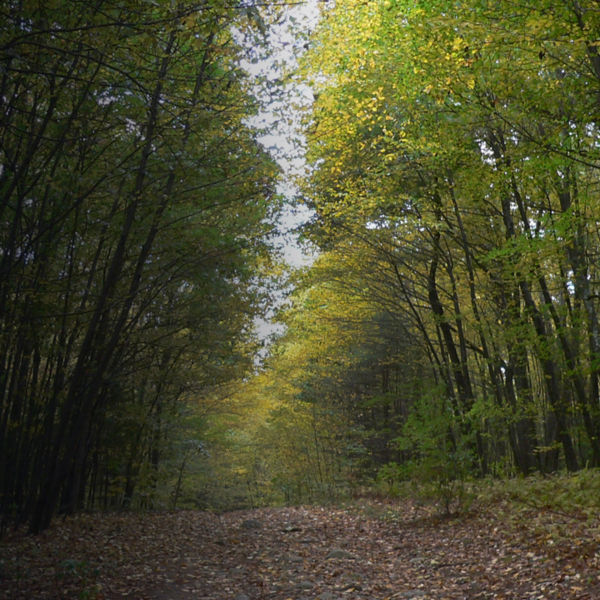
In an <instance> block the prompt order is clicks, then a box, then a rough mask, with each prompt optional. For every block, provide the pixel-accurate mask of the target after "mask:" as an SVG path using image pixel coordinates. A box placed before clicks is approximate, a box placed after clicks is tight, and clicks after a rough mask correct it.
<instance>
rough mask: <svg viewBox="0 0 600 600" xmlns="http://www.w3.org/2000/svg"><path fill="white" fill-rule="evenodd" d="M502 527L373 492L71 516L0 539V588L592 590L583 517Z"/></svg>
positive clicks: (227, 595) (201, 592)
mask: <svg viewBox="0 0 600 600" xmlns="http://www.w3.org/2000/svg"><path fill="white" fill-rule="evenodd" d="M528 523H529V525H531V527H529V525H528ZM560 523H562V521H560V519H558V524H559V525H560ZM505 525H506V524H505V523H503V521H502V520H501V517H500V516H497V513H496V512H494V513H489V514H484V513H478V514H471V515H468V516H465V517H462V518H459V519H440V518H437V517H435V516H433V515H431V514H430V512H428V511H426V510H425V509H424V508H422V507H416V506H415V505H414V504H412V503H405V504H403V503H399V502H395V503H384V502H375V501H368V502H362V503H360V504H357V505H355V506H353V507H351V508H347V509H340V508H331V507H298V508H268V509H257V510H252V511H239V512H232V513H227V514H224V515H221V516H220V517H217V516H215V515H212V514H209V513H203V512H196V511H180V512H175V513H154V514H149V515H132V514H125V515H123V514H120V515H96V516H93V515H81V516H78V517H74V518H73V519H69V520H67V521H64V522H63V523H57V524H56V525H55V526H53V528H51V529H50V530H49V531H47V532H45V533H44V534H42V535H41V536H38V537H36V538H32V537H31V536H20V537H19V536H12V537H10V536H9V538H8V539H6V540H3V541H2V542H0V551H1V552H0V559H1V560H3V564H4V567H3V571H4V582H2V581H1V580H0V584H2V585H0V598H7V599H8V598H11V600H12V599H13V598H53V599H58V598H78V597H85V598H97V599H101V598H103V599H107V600H113V599H114V600H118V599H124V598H128V599H132V600H188V599H189V600H261V599H272V600H288V599H289V600H392V599H393V600H396V599H404V600H410V599H413V600H417V599H419V600H428V599H430V600H433V599H435V600H442V599H452V600H454V599H463V598H464V599H469V600H470V599H484V598H485V599H487V598H489V599H491V598H503V599H515V600H517V599H518V600H526V599H531V600H534V599H536V600H541V599H557V600H558V599H561V600H565V599H574V598H577V599H592V598H599V597H600V579H599V569H598V567H599V565H600V559H599V555H598V553H597V550H598V548H597V544H596V543H594V545H593V546H592V545H590V543H589V540H588V541H586V540H585V539H584V537H583V536H585V535H586V533H585V527H584V526H583V525H582V524H580V523H578V522H577V521H576V520H574V521H573V522H572V523H566V526H567V529H568V530H569V531H571V532H572V533H573V535H572V536H570V537H569V538H568V539H567V538H564V537H560V535H558V534H557V535H554V534H553V537H552V538H550V537H549V536H548V535H547V532H548V531H550V532H556V531H559V532H560V529H558V530H557V529H556V527H555V525H557V516H556V515H550V514H548V515H544V516H543V520H542V521H540V514H539V513H536V514H535V515H534V514H531V518H530V519H529V520H528V519H527V518H525V520H524V521H523V522H522V523H521V524H519V523H515V522H512V524H511V525H510V526H505ZM540 526H541V529H540ZM11 548H12V552H11ZM15 556H16V557H19V569H20V575H19V582H18V585H17V580H16V578H15V571H14V568H11V557H15ZM13 562H14V561H13ZM57 565H59V567H57ZM12 566H13V567H14V566H15V565H12ZM2 590H4V592H3V591H2ZM3 593H9V594H10V595H9V596H3Z"/></svg>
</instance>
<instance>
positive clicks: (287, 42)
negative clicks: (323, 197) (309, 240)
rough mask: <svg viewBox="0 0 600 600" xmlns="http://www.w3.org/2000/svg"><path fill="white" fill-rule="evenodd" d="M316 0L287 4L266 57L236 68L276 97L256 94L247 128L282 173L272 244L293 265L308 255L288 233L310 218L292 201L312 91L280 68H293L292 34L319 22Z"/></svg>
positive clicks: (295, 47) (298, 46)
mask: <svg viewBox="0 0 600 600" xmlns="http://www.w3.org/2000/svg"><path fill="white" fill-rule="evenodd" d="M319 3H320V2H319V0H306V1H305V2H301V3H297V4H293V5H290V7H289V8H287V9H286V11H285V13H284V14H285V17H284V18H283V19H281V20H280V21H279V22H278V23H277V24H275V25H273V26H272V27H270V29H269V32H268V42H269V47H270V48H271V53H270V56H269V57H268V58H267V59H264V60H258V61H250V60H245V61H242V67H243V68H244V69H246V70H247V71H248V72H249V73H250V74H251V75H253V76H257V77H264V78H266V79H267V80H268V81H269V82H270V85H271V86H272V89H273V90H277V88H278V90H279V92H280V94H270V95H268V96H267V95H265V94H262V98H261V101H262V104H263V110H262V111H261V112H260V113H259V114H258V115H256V117H254V118H253V119H251V120H250V124H251V125H252V126H254V127H256V128H257V129H258V130H260V133H259V135H258V140H259V141H260V143H261V144H262V145H263V146H264V147H265V148H267V149H268V150H269V152H270V153H271V154H272V155H273V157H274V158H275V160H276V161H277V163H278V164H279V166H280V167H281V169H282V176H281V179H280V182H279V185H278V189H277V192H278V193H279V194H281V195H283V196H284V198H285V199H286V200H287V202H286V206H285V208H284V210H283V213H282V215H281V218H280V221H279V223H278V230H279V232H280V234H279V235H278V236H276V244H277V245H278V246H280V247H281V249H282V252H283V257H284V259H285V260H286V262H287V263H288V264H290V265H291V266H293V267H299V266H305V265H308V264H310V263H311V262H312V260H313V259H314V256H313V255H312V253H310V252H309V251H308V250H307V249H303V248H302V247H301V246H300V245H299V243H298V240H297V236H296V235H295V234H294V233H293V230H294V229H295V228H296V227H298V225H300V224H301V223H303V222H306V221H307V220H308V219H309V217H310V214H311V213H310V210H309V209H308V208H307V207H306V206H304V205H302V204H301V203H300V202H299V201H298V198H297V196H298V190H297V187H296V185H295V183H294V180H295V178H296V177H298V176H300V175H302V174H303V173H304V172H305V167H306V160H305V157H304V152H305V143H306V140H305V138H304V136H303V135H302V133H301V125H300V116H301V113H300V110H298V109H297V108H295V107H296V106H298V107H309V106H310V105H311V103H312V101H313V96H312V91H311V89H310V87H309V86H307V85H300V84H298V83H294V82H289V83H284V82H283V81H282V80H283V70H284V69H294V68H295V67H296V66H297V59H298V57H299V53H300V52H301V51H302V49H303V47H304V42H303V41H302V40H300V42H299V41H298V40H297V39H295V31H300V32H309V31H311V30H312V29H314V27H315V26H316V24H317V22H318V19H319V12H320V11H319Z"/></svg>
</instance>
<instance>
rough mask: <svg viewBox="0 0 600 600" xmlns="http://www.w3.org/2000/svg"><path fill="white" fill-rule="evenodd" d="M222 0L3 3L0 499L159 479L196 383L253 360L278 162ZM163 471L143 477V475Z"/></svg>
mask: <svg viewBox="0 0 600 600" xmlns="http://www.w3.org/2000/svg"><path fill="white" fill-rule="evenodd" d="M248 14H249V10H248V11H240V10H238V9H237V8H236V7H235V6H233V5H231V3H226V2H211V3H204V2H200V3H194V2H178V3H163V2H158V3H148V2H138V1H131V2H112V1H110V0H101V1H100V2H96V3H81V2H70V1H63V0H60V1H57V2H44V3H37V2H9V3H7V4H6V5H5V6H4V8H3V9H2V18H1V23H2V24H1V25H0V49H1V56H0V59H1V65H0V108H1V112H0V115H1V116H0V140H1V141H0V515H1V516H2V519H3V520H4V521H10V520H16V521H17V522H25V521H27V522H29V523H30V527H31V529H32V530H33V531H39V530H41V529H43V528H45V527H46V526H47V525H48V523H49V522H50V519H51V518H52V516H53V515H54V514H55V513H56V511H61V512H67V513H68V512H72V511H74V510H77V509H79V508H81V507H83V506H107V505H119V504H120V505H126V504H128V503H130V502H131V501H132V498H133V496H134V493H135V492H136V491H137V490H139V489H140V487H142V486H141V484H142V483H143V484H144V486H143V487H144V489H145V491H146V492H147V493H149V494H150V495H151V494H152V487H153V485H155V480H156V473H157V470H158V465H159V462H160V460H161V454H162V452H163V449H164V448H165V443H166V441H167V440H168V439H169V436H170V435H171V434H170V433H169V427H172V425H171V421H172V419H173V417H174V415H175V414H176V413H177V411H178V408H177V407H178V405H179V403H180V402H181V400H182V398H184V397H185V396H186V394H189V392H190V389H191V387H190V386H191V385H192V384H194V386H195V389H196V390H197V391H198V390H202V389H203V388H205V387H210V386H212V385H215V384H216V383H218V382H219V381H221V380H223V379H224V378H228V377H230V376H231V375H232V372H233V371H235V370H238V369H240V368H245V367H244V365H248V364H249V361H250V360H251V359H250V357H249V356H248V354H247V352H246V351H245V350H244V347H243V341H242V340H243V339H244V337H247V334H248V332H249V331H250V329H251V323H252V316H253V314H254V313H255V312H256V310H257V308H258V304H259V301H260V300H259V298H258V297H257V295H256V294H255V293H254V292H253V289H252V286H253V284H255V281H256V274H257V272H258V271H257V267H258V265H259V264H260V263H261V261H265V260H267V250H266V246H265V234H266V232H267V228H268V227H269V225H268V223H267V220H268V218H269V216H271V215H272V213H273V211H274V210H276V208H275V203H274V202H273V197H274V195H273V180H274V175H275V168H274V166H273V164H272V162H271V161H270V160H269V159H268V158H267V156H266V155H265V154H264V152H263V151H262V150H261V149H260V147H259V146H258V145H257V144H256V142H255V141H254V139H253V134H252V132H251V131H249V129H248V126H247V125H246V124H245V122H244V118H245V117H247V116H248V115H249V114H251V113H252V111H253V110H254V103H253V101H252V99H251V97H250V96H249V93H248V87H247V84H246V82H245V78H244V74H243V72H242V71H241V69H240V67H239V64H238V57H239V49H238V47H237V46H236V43H235V41H234V39H233V34H232V27H233V26H234V25H235V24H237V25H238V27H239V28H241V29H242V28H248V27H249V23H248V22H244V20H243V19H244V18H246V17H247V15H248ZM153 481H154V483H153Z"/></svg>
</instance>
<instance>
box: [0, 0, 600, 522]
mask: <svg viewBox="0 0 600 600" xmlns="http://www.w3.org/2000/svg"><path fill="white" fill-rule="evenodd" d="M319 5H320V6H321V13H322V14H321V19H320V21H319V24H318V26H317V27H316V29H315V31H314V32H312V34H311V36H310V39H309V40H308V41H307V40H306V39H305V36H304V35H301V36H299V37H298V38H297V39H296V40H291V41H290V44H296V45H297V47H298V49H299V50H300V49H302V50H303V54H302V57H301V59H300V65H299V66H298V68H296V69H294V70H293V71H290V72H289V73H287V74H285V77H284V78H283V81H279V80H277V81H270V83H269V85H270V86H271V92H272V93H273V94H275V95H276V93H277V89H276V88H277V86H284V85H285V86H288V88H287V89H290V86H291V88H293V87H294V86H301V85H310V86H311V87H312V89H313V93H314V102H313V103H312V106H311V107H310V110H307V111H306V112H305V114H304V123H303V131H304V134H305V136H306V146H307V149H306V157H307V164H306V169H305V173H304V174H303V175H302V176H301V177H299V178H298V181H297V185H298V198H296V201H298V202H303V203H304V204H305V205H306V206H307V207H309V208H310V209H311V211H312V217H311V219H310V221H309V222H308V223H306V224H305V225H303V226H302V235H303V238H304V240H305V241H306V243H307V244H309V245H310V247H311V248H312V249H313V251H314V253H315V258H314V261H313V262H312V263H311V264H310V266H307V267H304V268H299V269H295V270H294V269H290V268H286V267H285V265H282V264H281V263H280V261H279V259H278V256H277V252H276V249H275V248H274V245H273V242H272V235H273V234H274V233H276V231H275V230H276V227H277V226H276V224H277V215H278V214H279V211H280V209H281V198H279V196H278V194H277V193H276V182H277V176H278V170H279V169H278V167H277V165H276V163H275V162H274V160H273V159H272V158H271V156H270V155H269V154H268V153H267V152H266V151H265V149H264V148H263V147H262V146H261V144H259V143H258V141H257V137H258V136H257V131H256V130H255V129H254V128H253V127H252V126H251V125H250V122H251V121H250V118H251V116H252V115H253V114H255V113H256V112H257V111H258V109H259V107H260V106H259V105H260V103H261V101H264V99H263V100H261V99H260V94H258V95H257V87H256V83H257V82H256V81H255V80H253V79H252V77H251V76H250V75H249V74H248V72H247V71H245V70H244V69H243V68H242V66H241V64H242V60H244V59H246V60H258V58H259V55H261V53H267V54H268V52H269V48H268V46H269V35H268V29H269V27H271V26H272V24H274V23H277V22H280V21H281V20H285V19H288V18H289V13H288V12H287V11H288V8H289V7H286V6H284V5H277V6H275V5H274V6H273V7H271V8H269V7H267V6H263V5H262V4H260V3H256V4H255V3H253V2H250V1H248V2H239V3H238V2H229V1H226V0H211V1H210V2H199V3H193V2H184V1H182V2H178V3H177V2H173V3H166V2H156V3H154V2H146V1H142V0H130V1H127V2H113V1H112V0H101V1H99V2H97V3H94V4H91V3H80V2H70V1H65V0H57V1H55V2H44V3H38V2H29V1H25V2H8V3H5V6H4V7H3V9H2V13H1V14H2V19H1V24H0V48H1V63H0V89H1V93H0V104H1V113H0V114H1V120H0V140H1V141H0V165H1V166H0V190H1V193H0V238H1V246H0V320H1V327H0V398H1V403H0V516H1V518H2V524H3V525H6V524H8V523H11V522H17V523H23V522H26V523H28V524H29V526H30V528H31V530H32V531H39V530H41V529H43V528H45V527H46V526H47V525H48V524H49V522H50V520H51V519H52V517H53V516H54V515H55V514H57V513H59V512H60V513H70V512H74V511H77V510H81V509H99V508H102V509H115V508H128V507H132V508H135V507H140V508H161V507H177V506H192V507H198V508H211V509H218V510H222V509H229V508H236V507H240V506H248V505H262V504H270V503H278V502H288V503H289V502H305V501H309V502H313V501H320V500H324V499H331V498H335V497H338V496H340V495H343V494H347V493H350V492H351V491H352V490H355V489H357V488H364V487H370V488H372V487H373V486H379V488H380V489H382V490H385V491H387V492H393V491H396V490H397V489H398V487H399V486H400V485H401V484H402V482H403V481H413V480H420V481H422V482H424V483H426V484H427V485H429V486H432V489H433V490H434V491H435V493H437V494H438V495H441V496H443V497H444V498H446V500H447V501H449V500H450V499H451V498H453V497H454V496H456V495H457V494H459V493H460V489H461V488H460V484H461V482H464V481H465V480H467V479H469V478H479V477H484V476H496V477H504V476H512V475H516V474H522V475H528V474H531V473H534V472H542V473H551V472H555V471H557V470H560V469H567V470H569V471H576V470H579V469H582V468H586V467H597V466H599V463H600V439H599V438H598V434H599V431H600V429H599V428H600V387H599V375H600V323H599V315H598V312H599V310H600V274H599V269H598V266H599V261H598V259H599V256H600V210H599V209H600V206H599V203H600V196H599V190H598V184H599V183H600V178H599V167H600V129H599V125H598V118H599V117H598V115H599V114H600V53H599V52H600V51H599V45H600V41H599V40H600V10H599V7H598V4H597V3H596V2H594V1H593V0H582V1H581V2H580V1H578V0H560V1H559V0H554V1H550V0H536V1H533V0H527V1H525V2H519V3H516V2H513V1H512V0H500V2H498V1H494V2H488V1H487V0H469V1H468V2H461V3H455V2H449V1H445V0H444V1H437V0H422V1H421V0H419V1H417V2H415V1H414V0H410V1H409V0H406V1H403V0H373V1H369V2H365V1H364V0H363V1H358V0H343V1H342V0H340V1H339V2H337V3H333V2H323V3H319ZM262 83H266V82H262ZM281 89H283V88H281ZM282 93H283V92H282ZM276 283H277V285H278V286H279V290H280V291H279V292H278V293H276V294H275V295H274V296H273V292H272V290H273V288H274V286H275V284H276ZM274 305H277V306H278V307H279V308H278V314H277V317H276V319H277V321H278V323H280V324H281V325H282V333H281V334H280V335H279V336H278V337H277V339H276V340H275V341H274V342H273V343H271V344H270V345H269V347H268V349H267V351H266V352H267V354H266V357H265V350H264V349H263V350H262V351H261V350H260V345H261V340H260V339H259V338H258V336H257V334H256V332H255V330H254V329H255V328H254V322H255V321H254V319H255V317H256V316H258V315H260V314H264V313H265V312H267V311H268V310H269V309H270V308H272V307H273V306H274ZM259 356H260V357H263V358H261V359H260V360H259V359H258V357H259ZM457 490H458V491H457Z"/></svg>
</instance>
